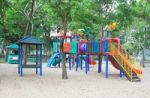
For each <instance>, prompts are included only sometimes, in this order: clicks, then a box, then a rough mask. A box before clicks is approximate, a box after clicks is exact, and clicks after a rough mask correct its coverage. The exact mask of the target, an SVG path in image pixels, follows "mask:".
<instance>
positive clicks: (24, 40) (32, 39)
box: [18, 36, 44, 45]
mask: <svg viewBox="0 0 150 98" xmlns="http://www.w3.org/2000/svg"><path fill="white" fill-rule="evenodd" d="M18 43H19V44H37V45H40V44H43V43H44V42H43V41H41V40H39V39H37V38H35V37H33V36H27V37H25V38H22V39H20V40H19V41H18Z"/></svg>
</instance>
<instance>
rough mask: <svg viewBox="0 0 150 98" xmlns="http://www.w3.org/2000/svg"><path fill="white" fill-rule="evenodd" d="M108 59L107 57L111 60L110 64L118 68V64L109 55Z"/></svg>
mask: <svg viewBox="0 0 150 98" xmlns="http://www.w3.org/2000/svg"><path fill="white" fill-rule="evenodd" d="M108 59H109V61H110V62H111V64H112V65H113V66H114V67H115V68H116V69H118V70H119V67H118V64H117V63H116V62H115V61H114V59H113V58H112V57H111V56H109V57H108Z"/></svg>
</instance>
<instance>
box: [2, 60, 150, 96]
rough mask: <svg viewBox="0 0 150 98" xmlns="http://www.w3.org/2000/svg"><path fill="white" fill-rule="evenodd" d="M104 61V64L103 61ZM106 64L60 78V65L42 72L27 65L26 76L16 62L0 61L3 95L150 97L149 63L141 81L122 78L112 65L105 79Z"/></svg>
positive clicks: (44, 68) (70, 72)
mask: <svg viewBox="0 0 150 98" xmlns="http://www.w3.org/2000/svg"><path fill="white" fill-rule="evenodd" d="M103 65H104V64H103ZM104 67H105V66H103V70H102V73H100V74H98V73H97V66H95V67H94V68H91V69H90V72H89V73H88V75H86V74H85V73H84V70H82V71H81V70H79V71H78V72H76V71H75V69H72V70H71V71H70V70H68V77H69V79H67V80H62V79H61V68H47V67H46V64H43V76H42V77H40V76H39V75H36V74H35V69H24V70H23V71H24V76H23V77H19V76H18V74H17V65H16V64H14V65H10V64H7V63H6V64H0V98H150V67H147V68H145V69H143V71H144V73H143V77H142V81H141V82H129V81H128V80H127V79H126V78H125V77H123V78H119V71H117V70H116V69H114V68H113V67H112V66H110V67H109V72H110V73H109V79H105V68H104Z"/></svg>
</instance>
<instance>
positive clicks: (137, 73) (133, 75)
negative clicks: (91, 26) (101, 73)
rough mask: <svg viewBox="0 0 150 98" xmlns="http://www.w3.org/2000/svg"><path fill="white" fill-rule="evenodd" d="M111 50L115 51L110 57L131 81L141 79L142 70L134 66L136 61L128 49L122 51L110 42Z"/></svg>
mask: <svg viewBox="0 0 150 98" xmlns="http://www.w3.org/2000/svg"><path fill="white" fill-rule="evenodd" d="M109 52H111V53H113V54H112V55H111V56H110V58H111V59H113V60H114V62H115V64H117V66H118V68H119V69H120V70H122V72H123V73H124V75H125V76H126V77H127V79H128V80H129V81H141V75H142V70H141V69H140V68H136V67H135V66H133V65H134V64H135V61H133V60H132V59H131V56H130V55H129V53H128V52H127V51H123V52H120V51H119V50H118V49H117V48H116V47H115V46H114V45H113V44H109Z"/></svg>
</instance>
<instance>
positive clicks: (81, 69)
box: [80, 54, 83, 70]
mask: <svg viewBox="0 0 150 98" xmlns="http://www.w3.org/2000/svg"><path fill="white" fill-rule="evenodd" d="M82 58H83V57H82V54H81V66H80V67H81V70H82Z"/></svg>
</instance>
